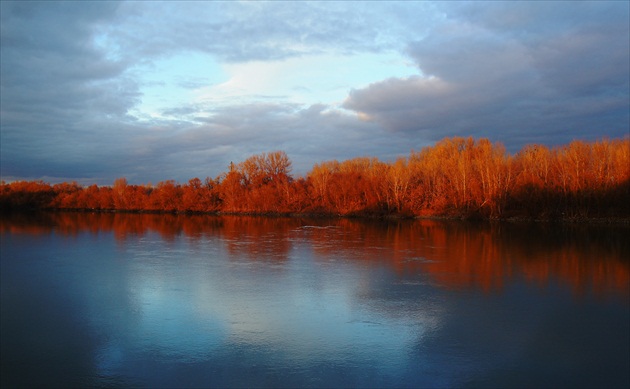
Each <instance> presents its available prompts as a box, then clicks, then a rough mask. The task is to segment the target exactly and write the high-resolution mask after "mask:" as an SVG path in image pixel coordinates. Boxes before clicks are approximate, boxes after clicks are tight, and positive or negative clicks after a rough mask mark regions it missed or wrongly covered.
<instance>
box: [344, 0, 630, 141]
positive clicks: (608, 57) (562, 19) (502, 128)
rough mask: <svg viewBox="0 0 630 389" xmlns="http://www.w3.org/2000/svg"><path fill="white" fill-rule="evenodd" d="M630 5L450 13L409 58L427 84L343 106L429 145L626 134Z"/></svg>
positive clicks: (385, 88)
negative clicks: (464, 139)
mask: <svg viewBox="0 0 630 389" xmlns="http://www.w3.org/2000/svg"><path fill="white" fill-rule="evenodd" d="M628 8H629V5H628V3H626V2H614V3H602V2H595V3H582V2H579V3H568V2H561V3H516V4H514V3H509V4H507V3H472V4H466V5H464V6H463V7H459V6H458V7H453V6H452V4H447V5H445V9H444V11H445V12H446V15H447V19H446V21H445V22H444V23H443V24H441V25H440V26H439V27H437V28H434V29H433V30H432V31H431V34H430V35H428V36H427V37H426V38H424V39H422V40H419V41H415V42H412V43H410V44H409V46H408V53H409V55H410V57H411V58H412V59H413V60H414V61H415V62H416V63H417V65H418V68H419V69H420V71H421V72H422V77H411V78H407V79H389V80H384V81H382V82H378V83H375V84H372V85H370V86H368V87H366V88H364V89H359V90H354V91H352V92H351V93H350V95H349V97H348V99H347V100H346V102H345V107H346V108H348V109H352V110H355V111H357V112H360V113H362V114H363V115H364V117H366V118H368V119H370V120H373V121H375V122H377V123H380V124H382V125H383V126H385V127H386V128H388V129H389V130H391V131H404V132H409V133H417V134H419V135H420V136H423V137H427V138H429V139H433V140H436V139H440V138H442V137H444V136H452V135H474V136H484V137H490V138H491V139H494V140H500V141H503V142H504V143H506V145H507V146H508V147H509V148H512V149H514V148H518V147H520V146H522V145H523V144H524V143H532V142H542V143H552V144H553V143H565V142H568V141H570V140H572V139H574V138H587V139H592V138H595V137H600V136H604V135H608V136H623V135H625V134H627V133H628V128H629V125H630V119H629V113H628V106H629V101H630V100H629V94H630V92H629V85H630V83H629V78H630V75H629V72H630V59H629V56H630V55H629V52H630V50H629V47H630V31H629V23H630V22H629V12H628Z"/></svg>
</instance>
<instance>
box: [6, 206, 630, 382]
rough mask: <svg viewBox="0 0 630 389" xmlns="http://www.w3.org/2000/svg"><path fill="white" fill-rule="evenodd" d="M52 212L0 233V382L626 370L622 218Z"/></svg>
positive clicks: (10, 224)
mask: <svg viewBox="0 0 630 389" xmlns="http://www.w3.org/2000/svg"><path fill="white" fill-rule="evenodd" d="M63 215H64V214H61V215H49V216H47V217H46V218H45V219H43V220H42V219H40V220H37V221H33V220H31V221H28V222H27V221H24V220H21V221H20V220H15V219H12V220H9V219H3V221H2V224H1V225H0V227H1V229H0V231H1V232H2V273H1V274H2V286H1V287H2V384H3V385H2V386H3V387H4V386H5V384H6V385H13V384H15V385H17V386H20V385H24V386H30V385H39V386H42V385H44V386H59V385H62V386H67V385H71V386H72V385H74V386H85V385H97V386H102V385H105V386H125V387H126V386H142V387H160V386H162V387H173V386H178V387H198V386H221V387H246V386H267V387H269V386H271V387H295V386H300V387H331V386H335V387H338V386H360V387H383V386H390V387H453V386H457V387H461V386H505V385H508V386H583V387H588V386H624V385H626V384H627V383H628V381H629V378H628V377H629V376H630V373H629V368H628V363H629V362H630V357H629V356H628V350H629V347H630V346H629V345H630V340H629V335H628V332H629V331H628V330H629V329H630V324H629V323H630V318H629V316H630V314H629V311H630V309H629V308H628V299H629V298H628V294H627V293H628V289H627V288H628V279H629V271H628V270H629V263H628V259H627V258H628V257H627V254H628V252H629V247H628V243H624V242H627V241H625V240H624V239H623V236H624V233H625V232H627V231H624V230H623V227H621V230H619V229H614V228H604V229H603V230H602V229H594V230H588V231H582V230H580V229H579V228H578V229H577V230H570V229H568V230H565V231H560V232H558V231H557V230H556V231H555V232H553V233H551V232H550V231H545V230H544V228H543V231H542V232H540V231H538V232H536V230H532V229H530V228H529V227H527V228H525V229H524V228H523V227H518V226H503V227H500V228H499V229H497V227H496V226H495V227H490V226H474V225H466V224H461V223H441V222H395V223H394V222H392V223H383V222H359V221H348V220H328V221H327V220H317V221H310V220H301V219H264V218H210V217H183V216H179V217H177V216H168V215H91V216H88V215H78V214H70V215H66V216H63ZM86 219H87V220H86ZM88 226H89V227H90V229H88V228H87V227H88ZM95 226H96V227H95ZM524 232H527V234H529V237H527V236H523V233H524ZM550 234H551V235H552V236H551V237H549V235H550ZM543 236H544V237H546V238H543ZM587 238H588V239H587ZM585 240H587V243H588V244H585V243H584V241H585ZM33 372H37V374H33Z"/></svg>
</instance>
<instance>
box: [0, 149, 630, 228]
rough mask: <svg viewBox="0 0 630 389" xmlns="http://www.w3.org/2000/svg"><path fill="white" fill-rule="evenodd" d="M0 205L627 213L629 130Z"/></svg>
mask: <svg viewBox="0 0 630 389" xmlns="http://www.w3.org/2000/svg"><path fill="white" fill-rule="evenodd" d="M0 208H1V209H2V210H15V209H62V210H89V211H126V212H189V213H234V214H309V215H341V216H371V217H389V216H396V217H457V218H480V219H506V218H523V219H546V220H550V219H594V218H601V219H607V220H612V219H615V220H618V219H622V220H628V219H630V139H629V138H627V137H626V138H624V139H613V140H609V139H604V140H600V141H596V142H583V141H573V142H571V143H570V144H568V145H564V146H561V147H556V148H548V147H546V146H543V145H528V146H525V147H524V148H523V149H522V150H520V151H519V152H518V153H516V154H514V155H510V154H508V153H506V151H505V148H504V147H503V146H502V145H501V144H499V143H491V142H490V141H489V140H487V139H479V140H475V139H473V138H459V137H457V138H447V139H443V140H442V141H440V142H438V143H437V144H436V145H435V146H432V147H427V148H424V149H422V150H421V151H419V152H411V153H410V155H409V156H408V157H406V158H400V159H398V160H396V161H394V162H383V161H379V160H378V159H377V158H370V157H364V158H354V159H350V160H347V161H343V162H338V161H326V162H322V163H320V164H316V165H315V166H313V168H312V169H311V171H310V172H308V174H306V176H305V177H298V178H294V177H292V176H291V161H290V159H289V158H288V156H287V155H286V153H284V152H283V151H275V152H271V153H263V154H259V155H254V156H252V157H250V158H248V159H247V160H245V161H243V162H241V163H238V164H236V165H231V166H230V167H229V171H228V172H226V173H222V174H220V175H219V176H218V177H216V178H214V179H212V178H206V179H205V180H203V181H202V180H201V179H199V178H193V179H191V180H189V181H188V182H187V183H186V184H179V183H176V182H175V181H163V182H160V183H158V184H157V185H155V186H154V185H150V184H149V185H130V184H128V182H127V180H126V179H125V178H119V179H117V180H115V182H114V184H113V185H112V186H100V187H99V186H97V185H91V186H87V187H83V186H80V185H78V184H77V183H75V182H72V183H61V184H55V185H51V184H48V183H45V182H41V181H29V182H26V181H17V182H12V183H4V182H3V183H2V185H1V186H0Z"/></svg>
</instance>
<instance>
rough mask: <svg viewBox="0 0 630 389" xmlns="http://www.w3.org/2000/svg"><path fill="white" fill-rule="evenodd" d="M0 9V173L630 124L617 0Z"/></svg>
mask: <svg viewBox="0 0 630 389" xmlns="http://www.w3.org/2000/svg"><path fill="white" fill-rule="evenodd" d="M0 7H1V11H2V12H1V22H2V23H1V29H2V33H1V47H0V50H1V55H0V64H1V67H0V71H1V85H2V88H1V100H2V104H1V105H0V137H1V142H0V151H1V153H0V174H1V175H2V178H3V179H13V178H20V179H37V178H41V177H48V178H51V180H52V181H60V180H67V179H68V178H72V179H77V180H78V181H80V182H83V183H92V182H97V183H99V184H110V183H111V182H112V181H113V179H114V178H116V177H119V176H126V177H128V178H129V180H130V182H139V183H146V182H149V181H151V182H157V181H162V180H166V179H175V180H178V181H180V182H181V181H186V180H187V179H189V178H191V177H195V176H198V177H201V178H203V177H206V176H211V177H213V176H215V175H217V174H219V173H220V172H224V171H225V170H226V169H227V166H228V165H229V162H230V161H233V162H238V161H241V160H244V159H245V158H247V157H249V156H251V155H252V154H257V153H261V152H267V151H272V150H278V149H282V150H285V151H286V152H287V153H288V155H289V157H290V158H291V159H292V160H293V162H294V167H295V169H294V172H295V173H296V174H303V173H305V172H306V171H308V170H309V169H310V168H311V167H312V165H313V164H314V163H318V162H321V161H324V160H329V159H338V160H343V159H347V158H352V157H356V156H376V157H379V158H381V159H393V158H395V157H396V156H398V155H401V154H402V155H404V154H406V153H408V152H409V150H410V149H419V148H421V147H422V146H425V145H428V144H429V143H430V142H432V141H435V140H437V139H440V138H442V137H444V136H450V135H475V136H487V137H490V138H492V139H495V140H501V141H503V142H505V143H506V145H507V146H508V148H512V149H514V147H518V146H520V145H521V144H523V143H531V142H541V143H563V142H566V141H568V140H570V138H572V137H589V136H599V135H609V136H618V135H623V134H625V133H627V129H628V125H629V121H630V120H629V118H628V115H629V114H628V105H629V104H628V89H629V81H628V68H629V64H628V62H629V60H628V56H629V55H628V49H627V48H628V45H629V42H628V39H629V38H628V35H629V34H628V4H627V3H622V2H610V3H608V2H594V3H587V2H579V3H575V4H573V3H571V4H566V3H564V2H558V3H554V2H544V3H540V2H536V3H533V2H532V3H529V2H519V3H482V2H472V3H443V2H438V3H429V2H422V3H419V2H365V3H364V2H264V3H263V2H163V3H160V4H159V6H156V5H155V3H151V2H52V1H50V2H49V1H46V2H30V1H29V2H10V1H2V2H0ZM405 60H408V62H407V63H404V61H405ZM409 64H411V67H409ZM374 81H376V82H374ZM370 82H371V84H369V83H370ZM344 100H345V102H344V103H343V107H340V102H341V101H344ZM55 177H57V178H55Z"/></svg>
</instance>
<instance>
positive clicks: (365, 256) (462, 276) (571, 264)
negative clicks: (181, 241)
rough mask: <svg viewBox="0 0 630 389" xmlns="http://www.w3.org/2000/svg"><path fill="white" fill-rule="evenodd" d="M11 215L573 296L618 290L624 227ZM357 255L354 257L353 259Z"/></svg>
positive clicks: (622, 281)
mask: <svg viewBox="0 0 630 389" xmlns="http://www.w3.org/2000/svg"><path fill="white" fill-rule="evenodd" d="M32 216H33V215H24V214H14V215H11V217H10V218H4V219H2V220H1V221H0V232H12V233H29V234H48V233H51V232H52V231H53V230H54V231H55V232H57V233H61V234H64V235H68V236H77V235H78V234H80V233H81V232H85V231H89V232H90V233H91V234H93V235H98V234H99V233H113V234H114V236H115V237H116V240H117V241H118V242H120V243H121V244H124V242H125V241H126V240H127V239H128V238H129V237H134V238H135V237H142V236H145V235H146V234H149V233H158V234H159V235H160V239H163V240H165V241H174V240H175V239H176V238H177V237H179V236H182V235H183V236H185V237H187V238H188V239H190V241H191V242H193V243H194V241H196V240H199V239H204V238H208V237H214V238H216V237H219V238H221V240H222V244H224V245H225V247H226V250H227V252H228V254H229V255H230V256H237V257H241V256H244V257H247V258H249V259H251V260H254V261H257V260H278V261H286V260H287V258H288V255H289V253H290V251H291V249H292V242H293V241H294V240H296V239H297V240H302V239H308V240H309V242H311V244H312V247H313V250H314V253H315V254H316V257H317V258H319V259H320V260H323V261H330V260H334V259H335V258H344V259H360V260H361V261H363V262H365V263H366V264H368V263H369V264H378V265H384V266H391V267H393V268H394V269H396V271H397V272H398V273H405V272H411V273H417V272H427V273H429V274H431V275H432V276H433V278H434V279H435V282H437V283H438V284H439V285H441V286H444V287H449V288H462V287H479V288H482V289H483V290H486V291H490V290H495V289H501V287H502V284H503V282H504V281H505V277H506V276H508V277H509V276H514V275H519V276H521V275H524V276H525V277H526V278H527V279H528V280H529V281H531V282H533V283H536V284H539V285H544V284H545V282H546V281H547V280H548V279H549V278H550V277H552V278H559V279H561V280H562V281H563V282H566V283H567V284H568V285H570V286H571V287H572V288H573V290H574V291H575V292H576V293H577V294H578V295H582V294H584V293H586V292H587V291H589V290H593V291H594V292H595V293H598V294H600V295H604V294H607V293H618V294H619V295H620V296H628V291H629V285H630V271H629V269H630V259H629V258H630V241H629V240H627V239H624V238H623V237H624V236H627V235H628V234H629V233H630V227H628V226H605V225H604V226H584V225H555V224H483V225H473V224H469V223H459V222H452V221H446V222H444V221H430V220H423V221H392V222H387V223H384V222H375V221H364V220H361V221H357V220H351V219H341V220H338V219H315V220H310V219H300V218H266V217H212V216H184V215H171V214H166V215H162V214H139V215H135V214H132V215H130V214H116V213H91V214H84V213H41V214H37V216H38V218H36V219H34V218H33V217H32ZM357 253H360V255H357Z"/></svg>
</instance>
